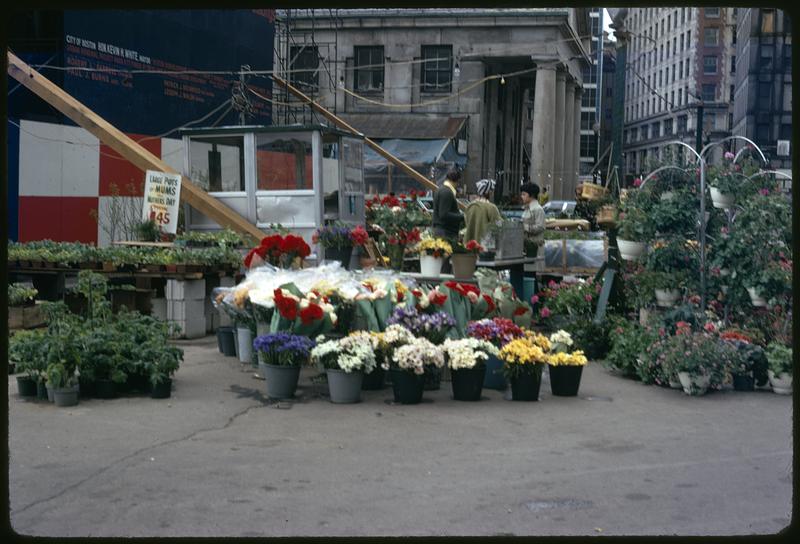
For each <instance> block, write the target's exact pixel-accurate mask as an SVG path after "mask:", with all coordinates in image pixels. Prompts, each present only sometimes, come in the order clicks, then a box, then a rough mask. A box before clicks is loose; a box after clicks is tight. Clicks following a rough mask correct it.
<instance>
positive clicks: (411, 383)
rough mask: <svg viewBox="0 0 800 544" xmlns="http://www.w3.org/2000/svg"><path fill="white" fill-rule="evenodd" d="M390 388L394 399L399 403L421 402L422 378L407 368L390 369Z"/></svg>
mask: <svg viewBox="0 0 800 544" xmlns="http://www.w3.org/2000/svg"><path fill="white" fill-rule="evenodd" d="M390 372H391V375H392V390H393V392H394V401H395V402H399V403H400V404H419V403H420V402H422V392H423V385H424V381H423V380H424V378H423V376H421V375H417V374H414V373H413V372H411V371H409V370H398V369H392V370H391V371H390Z"/></svg>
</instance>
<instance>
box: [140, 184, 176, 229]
mask: <svg viewBox="0 0 800 544" xmlns="http://www.w3.org/2000/svg"><path fill="white" fill-rule="evenodd" d="M180 201H181V176H180V175H179V174H168V173H167V172H156V171H154V170H148V171H147V173H146V175H145V181H144V200H143V205H142V221H147V220H148V219H152V220H153V221H155V223H156V225H158V228H159V229H161V231H162V232H168V233H170V234H175V233H176V231H177V229H178V204H180Z"/></svg>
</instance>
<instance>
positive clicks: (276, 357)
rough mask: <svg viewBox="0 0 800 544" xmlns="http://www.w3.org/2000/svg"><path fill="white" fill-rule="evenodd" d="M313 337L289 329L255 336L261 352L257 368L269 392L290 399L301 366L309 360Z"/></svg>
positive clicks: (271, 396) (257, 346)
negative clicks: (290, 331)
mask: <svg viewBox="0 0 800 544" xmlns="http://www.w3.org/2000/svg"><path fill="white" fill-rule="evenodd" d="M313 347H314V341H313V340H311V339H310V338H308V337H307V336H298V335H294V334H289V333H287V332H277V333H270V334H265V335H263V336H259V337H257V338H256V339H255V340H253V349H255V350H256V352H258V369H259V372H260V373H261V375H262V376H263V377H264V379H265V380H266V386H267V396H268V397H269V398H271V399H288V398H292V397H293V396H294V392H295V390H296V389H297V382H298V380H299V379H300V367H301V365H302V363H303V362H305V361H307V360H308V357H309V355H310V353H311V349H312V348H313Z"/></svg>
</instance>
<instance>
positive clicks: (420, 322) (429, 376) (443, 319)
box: [386, 306, 456, 391]
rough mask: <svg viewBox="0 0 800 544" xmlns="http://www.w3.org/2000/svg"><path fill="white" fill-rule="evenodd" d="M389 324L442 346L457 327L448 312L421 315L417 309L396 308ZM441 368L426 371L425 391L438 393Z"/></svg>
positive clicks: (388, 321)
mask: <svg viewBox="0 0 800 544" xmlns="http://www.w3.org/2000/svg"><path fill="white" fill-rule="evenodd" d="M386 323H387V324H389V325H393V324H397V325H402V326H403V327H406V328H407V329H408V330H409V331H411V333H412V334H413V335H414V336H420V337H422V338H425V339H426V340H428V341H430V342H431V343H432V344H434V345H437V346H438V345H440V344H441V343H442V342H444V339H445V338H446V337H447V335H448V334H449V333H450V331H451V330H452V328H453V327H455V325H456V321H455V319H454V318H453V316H452V315H450V314H449V313H447V312H442V311H436V312H433V313H420V312H419V311H418V310H417V309H416V308H403V307H402V306H400V307H397V308H395V310H394V312H393V313H392V316H391V317H390V318H389V319H388V320H387V321H386ZM440 368H441V367H437V366H435V365H434V366H429V367H427V369H426V371H425V389H426V390H427V391H436V390H438V389H439V387H440V383H441V379H442V376H441V371H440Z"/></svg>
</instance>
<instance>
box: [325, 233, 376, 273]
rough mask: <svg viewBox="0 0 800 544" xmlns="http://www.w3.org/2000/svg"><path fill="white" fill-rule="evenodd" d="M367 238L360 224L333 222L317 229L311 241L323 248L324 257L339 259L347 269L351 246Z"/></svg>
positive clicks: (365, 240) (348, 267) (364, 241)
mask: <svg viewBox="0 0 800 544" xmlns="http://www.w3.org/2000/svg"><path fill="white" fill-rule="evenodd" d="M368 238H369V235H368V234H367V231H366V230H365V229H364V227H363V226H361V225H358V226H356V227H355V228H352V227H351V226H349V225H345V224H342V223H334V224H333V225H328V226H325V227H322V228H319V229H317V230H316V231H315V232H314V234H313V236H312V237H311V241H312V242H313V243H315V244H319V245H320V246H322V247H323V248H324V249H325V258H326V259H328V260H333V261H339V262H340V263H342V266H343V267H344V268H345V269H347V270H349V269H350V257H351V256H352V253H353V247H354V246H363V245H364V244H366V243H367V239H368Z"/></svg>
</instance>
